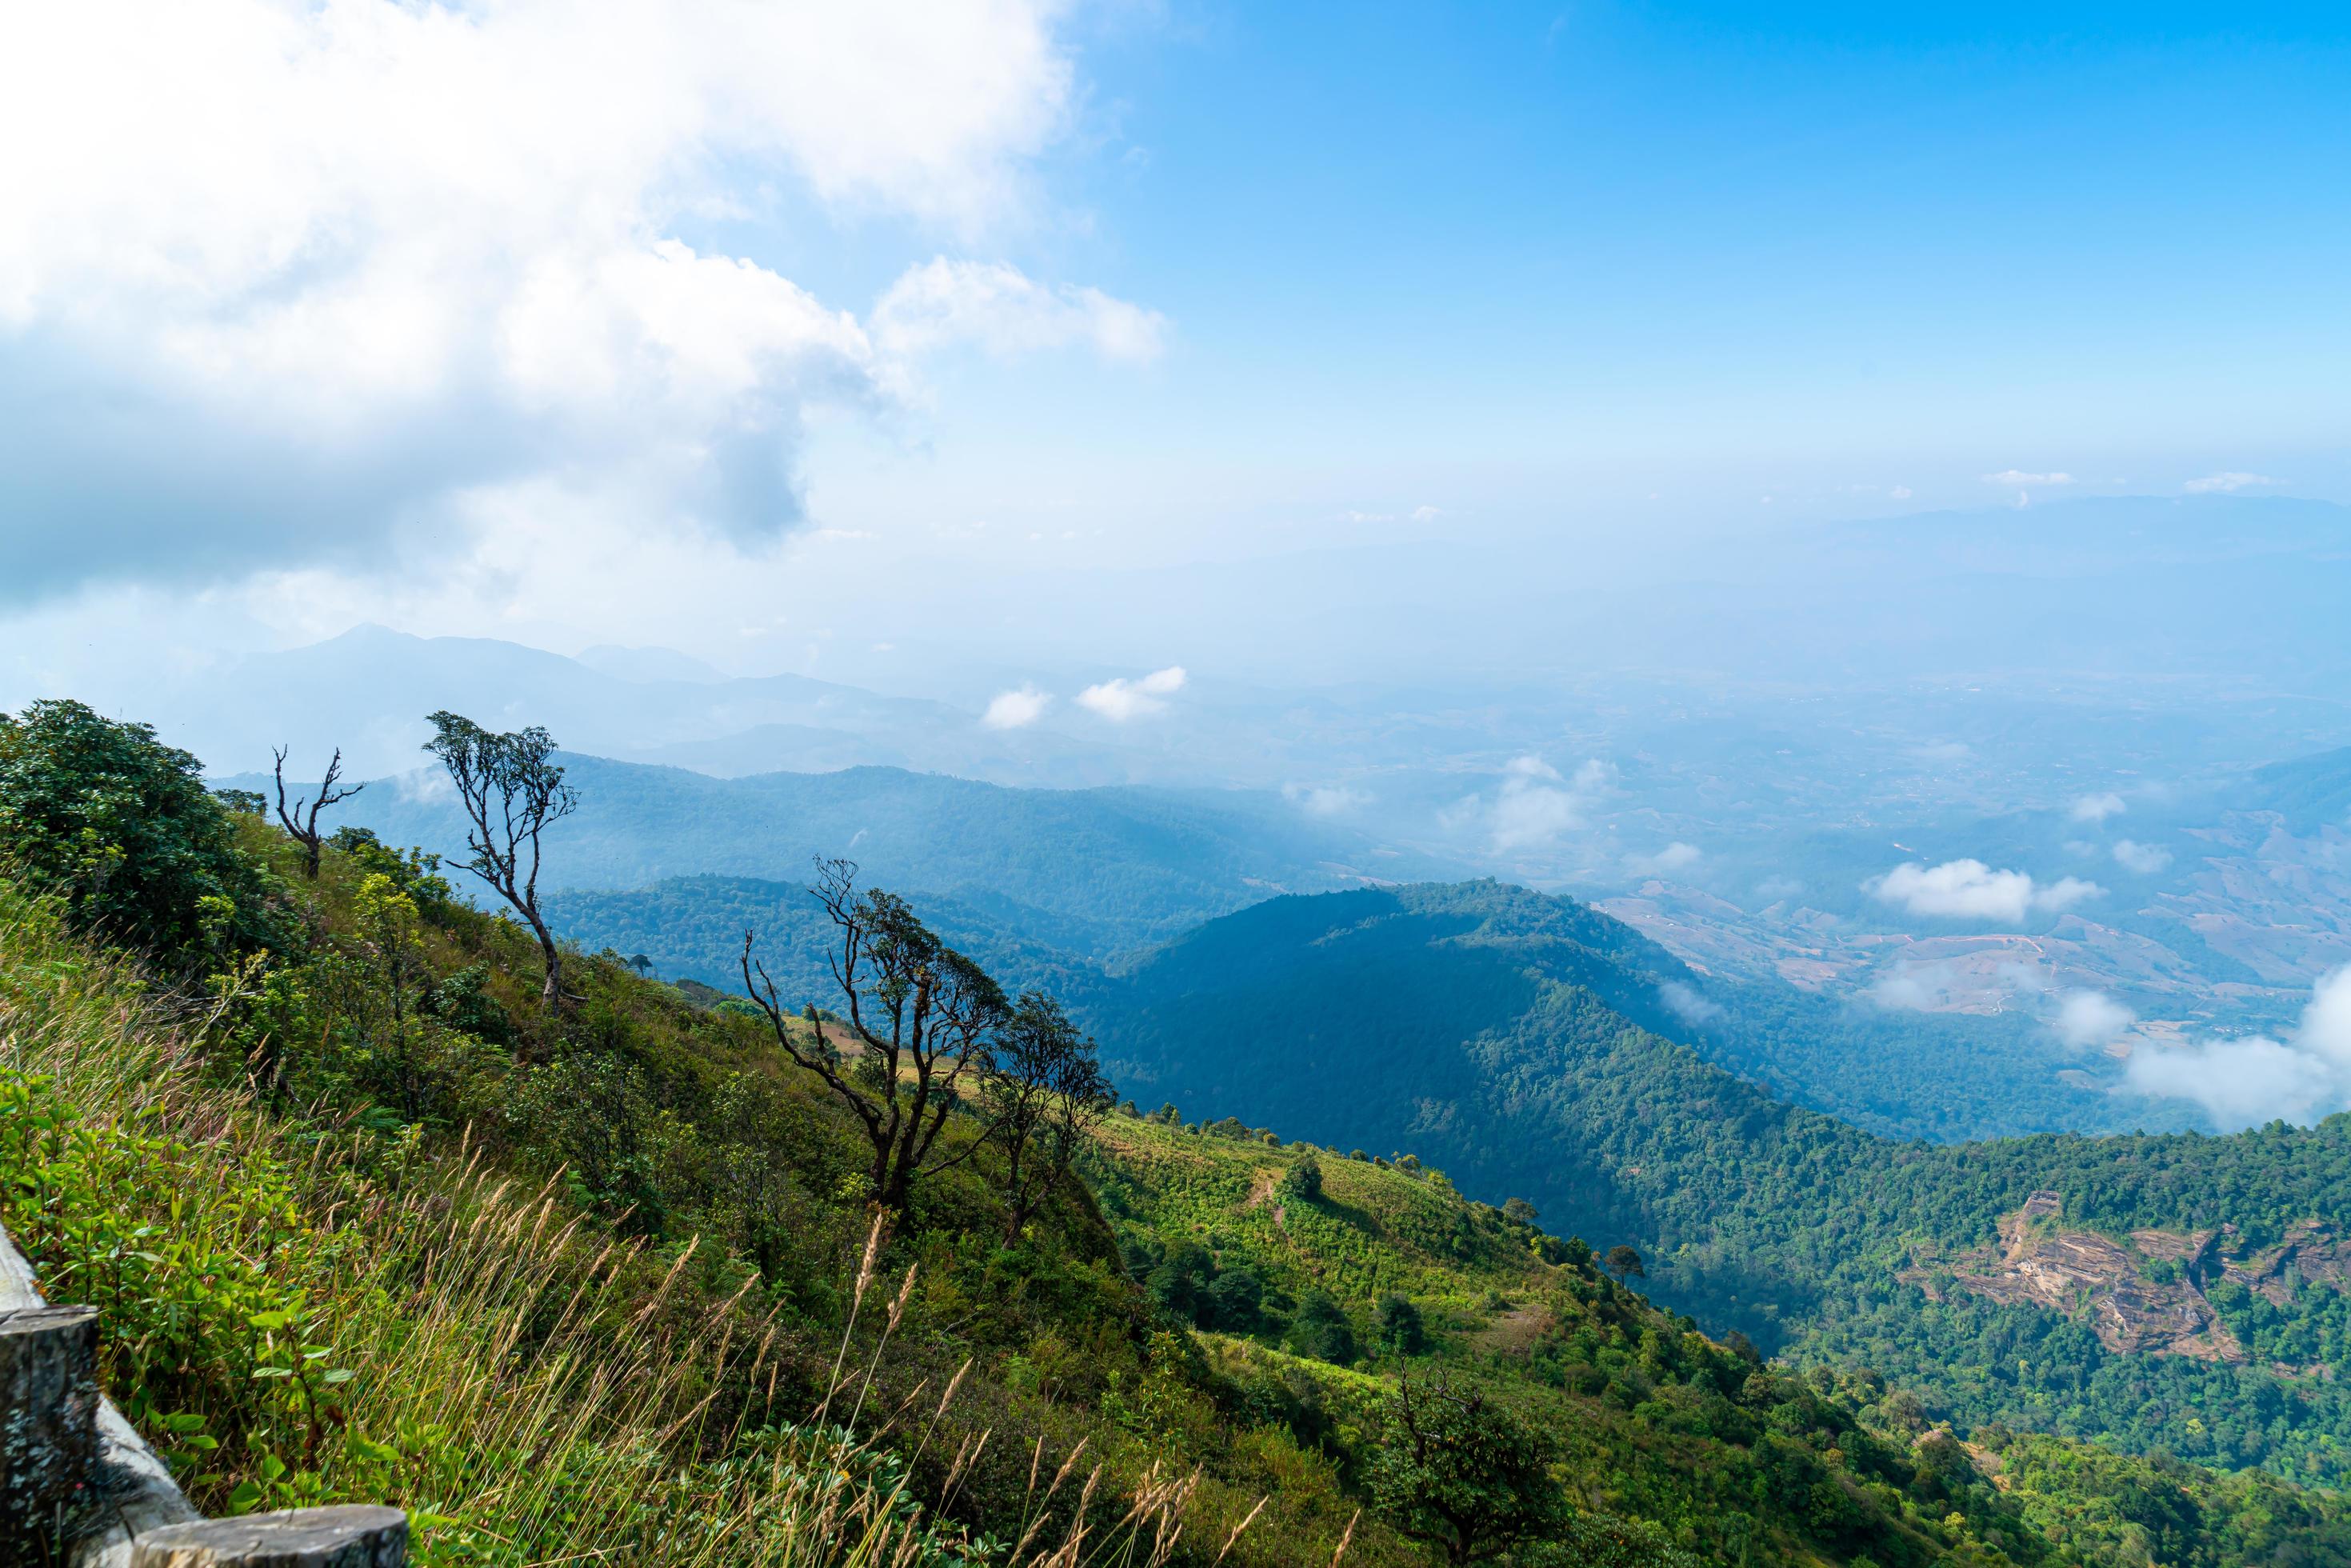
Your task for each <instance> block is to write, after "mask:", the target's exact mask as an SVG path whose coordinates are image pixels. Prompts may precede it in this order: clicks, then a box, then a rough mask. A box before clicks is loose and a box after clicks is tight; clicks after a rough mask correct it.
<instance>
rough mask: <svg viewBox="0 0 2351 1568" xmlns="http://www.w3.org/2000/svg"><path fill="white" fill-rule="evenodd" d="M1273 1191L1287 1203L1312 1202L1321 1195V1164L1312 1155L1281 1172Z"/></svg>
mask: <svg viewBox="0 0 2351 1568" xmlns="http://www.w3.org/2000/svg"><path fill="white" fill-rule="evenodd" d="M1273 1190H1274V1191H1276V1192H1278V1193H1280V1195H1281V1197H1282V1199H1283V1200H1284V1201H1285V1202H1289V1203H1312V1202H1314V1201H1315V1200H1317V1199H1318V1198H1320V1197H1322V1162H1321V1161H1319V1160H1317V1159H1316V1158H1315V1157H1314V1156H1313V1155H1307V1156H1306V1157H1305V1158H1304V1159H1302V1160H1300V1161H1299V1162H1298V1163H1297V1164H1296V1165H1294V1166H1290V1168H1289V1169H1288V1170H1286V1171H1284V1172H1282V1173H1281V1180H1280V1181H1279V1182H1277V1183H1275V1184H1274V1189H1273Z"/></svg>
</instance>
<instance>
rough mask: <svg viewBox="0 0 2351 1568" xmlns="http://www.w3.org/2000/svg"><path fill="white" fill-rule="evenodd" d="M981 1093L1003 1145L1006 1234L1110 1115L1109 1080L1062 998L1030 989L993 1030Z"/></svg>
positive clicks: (1046, 1194)
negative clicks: (989, 1063)
mask: <svg viewBox="0 0 2351 1568" xmlns="http://www.w3.org/2000/svg"><path fill="white" fill-rule="evenodd" d="M987 1098H988V1102H989V1110H990V1112H991V1113H992V1114H993V1116H994V1118H995V1125H994V1129H993V1131H994V1134H995V1135H996V1137H997V1139H998V1142H1000V1143H1001V1144H1002V1145H1003V1146H1004V1153H1005V1166H1006V1169H1005V1178H1004V1200H1005V1204H1006V1208H1007V1213H1006V1216H1005V1229H1004V1234H1005V1239H1007V1240H1011V1239H1015V1238H1017V1237H1018V1236H1019V1234H1020V1232H1021V1229H1022V1228H1024V1227H1025V1226H1027V1225H1028V1223H1029V1220H1030V1219H1032V1218H1035V1217H1036V1214H1037V1211H1038V1210H1039V1209H1040V1208H1042V1207H1044V1206H1045V1202H1046V1200H1047V1199H1048V1198H1050V1197H1052V1196H1053V1192H1054V1190H1055V1189H1056V1188H1057V1187H1059V1186H1061V1183H1062V1182H1063V1181H1064V1180H1065V1179H1066V1178H1067V1177H1068V1176H1069V1174H1070V1166H1071V1164H1072V1163H1074V1162H1075V1161H1076V1159H1077V1157H1078V1151H1079V1150H1080V1149H1081V1147H1083V1146H1084V1144H1085V1139H1086V1134H1088V1133H1090V1132H1092V1130H1093V1128H1094V1127H1095V1126H1097V1125H1098V1124H1100V1123H1101V1122H1102V1118H1103V1117H1104V1116H1106V1115H1108V1114H1109V1113H1110V1107H1111V1100H1112V1094H1111V1088H1110V1080H1109V1079H1108V1078H1106V1077H1104V1076H1103V1074H1102V1062H1101V1061H1100V1060H1099V1059H1098V1058H1097V1057H1096V1056H1095V1054H1094V1042H1093V1041H1092V1040H1089V1039H1087V1038H1086V1037H1085V1036H1084V1035H1082V1034H1080V1033H1079V1032H1078V1027H1077V1025H1075V1024H1073V1023H1071V1021H1070V1016H1069V1014H1067V1013H1065V1012H1063V1011H1062V1010H1061V1003H1060V1002H1057V1001H1055V1000H1054V999H1053V998H1050V997H1049V996H1046V995H1045V994H1044V993H1042V992H1040V991H1028V992H1024V993H1023V994H1022V995H1021V998H1020V1001H1019V1005H1018V1006H1017V1007H1015V1008H1014V1009H1012V1013H1011V1016H1010V1017H1008V1019H1006V1020H1005V1022H1004V1026H1003V1028H1002V1029H1000V1030H998V1031H997V1037H996V1051H995V1061H994V1063H993V1066H992V1070H991V1071H989V1073H988V1075H987Z"/></svg>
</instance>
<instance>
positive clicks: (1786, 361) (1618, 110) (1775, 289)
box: [1085, 5, 2351, 490]
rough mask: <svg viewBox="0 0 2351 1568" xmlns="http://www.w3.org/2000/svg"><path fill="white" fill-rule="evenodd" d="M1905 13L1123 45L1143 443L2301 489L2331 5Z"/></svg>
mask: <svg viewBox="0 0 2351 1568" xmlns="http://www.w3.org/2000/svg"><path fill="white" fill-rule="evenodd" d="M1913 9H1914V8H1907V7H1834V8H1823V7H1813V8H1805V7H1784V6H1783V7H1716V8H1709V9H1706V10H1703V11H1701V10H1698V9H1694V8H1687V7H1682V8H1672V9H1667V8H1662V7H1640V6H1607V5H1597V6H1579V7H1577V8H1574V9H1573V10H1570V11H1567V12H1563V13H1562V12H1559V11H1556V10H1554V9H1552V8H1551V7H1537V8H1525V7H1493V8H1480V9H1479V12H1478V14H1477V16H1475V17H1474V18H1471V17H1469V16H1466V15H1464V13H1463V12H1462V11H1460V10H1455V9H1450V8H1448V9H1447V10H1443V11H1440V10H1437V9H1434V8H1416V7H1385V8H1380V9H1378V10H1375V11H1374V12H1371V13H1368V14H1362V15H1358V16H1355V17H1354V18H1353V19H1352V20H1351V19H1350V18H1349V16H1347V15H1345V14H1342V13H1337V12H1332V11H1330V10H1324V9H1310V8H1301V7H1249V8H1236V9H1232V10H1226V11H1221V12H1218V13H1215V14H1212V15H1210V16H1207V18H1206V19H1203V20H1199V21H1197V22H1196V23H1194V24H1193V25H1191V26H1182V25H1176V26H1170V27H1168V28H1167V29H1166V30H1165V32H1161V33H1157V34H1144V33H1139V32H1129V33H1124V34H1122V35H1120V36H1118V37H1116V38H1115V39H1114V40H1113V41H1112V42H1110V43H1107V44H1105V45H1103V46H1102V47H1100V48H1099V49H1098V50H1097V51H1096V57H1099V58H1100V60H1101V68H1102V84H1101V92H1102V98H1103V99H1105V100H1107V101H1108V102H1113V103H1115V104H1116V105H1118V106H1119V107H1118V108H1117V109H1116V110H1112V111H1106V112H1104V113H1103V115H1102V119H1103V120H1105V121H1106V122H1107V123H1109V124H1111V125H1114V126H1115V127H1116V128H1117V130H1118V131H1119V132H1121V133H1122V134H1121V137H1120V140H1121V141H1123V142H1124V143H1125V145H1126V146H1127V147H1128V148H1131V149H1134V150H1135V152H1136V155H1137V158H1138V159H1139V161H1140V162H1141V167H1140V168H1139V169H1136V168H1132V167H1130V166H1129V165H1128V164H1127V162H1126V160H1125V157H1124V155H1123V152H1121V150H1120V148H1119V146H1118V145H1117V144H1116V143H1113V144H1110V145H1107V146H1105V147H1104V148H1103V149H1102V151H1101V152H1100V153H1098V154H1096V155H1095V156H1094V157H1093V159H1092V162H1093V167H1092V170H1091V171H1090V177H1089V178H1088V180H1087V181H1086V183H1085V190H1086V193H1087V197H1088V200H1089V203H1090V204H1092V206H1093V207H1094V208H1095V209H1096V211H1097V212H1098V213H1099V214H1100V216H1099V231H1098V234H1099V237H1098V239H1096V240H1095V241H1094V242H1093V243H1094V245H1095V246H1096V247H1097V249H1098V252H1099V256H1100V260H1099V263H1098V265H1096V266H1095V267H1092V269H1091V270H1092V271H1093V272H1094V273H1095V274H1097V275H1099V276H1102V277H1106V278H1108V279H1109V280H1110V283H1109V285H1108V286H1110V287H1114V288H1116V289H1117V290H1119V291H1121V292H1123V293H1127V294H1131V295H1133V296H1134V297H1136V298H1144V299H1148V300H1150V301H1151V302H1152V303H1153V304H1154V305H1155V307H1156V308H1160V309H1162V310H1164V311H1165V312H1166V313H1167V314H1168V315H1169V316H1170V317H1171V319H1173V320H1174V321H1175V323H1176V332H1177V341H1178V344H1179V347H1178V349H1177V350H1176V357H1175V362H1174V363H1173V364H1172V365H1171V367H1170V369H1169V370H1168V371H1167V372H1166V373H1165V378H1164V380H1163V382H1162V384H1161V385H1160V386H1159V387H1157V388H1155V389H1154V390H1155V391H1156V392H1158V393H1159V394H1160V395H1159V396H1157V397H1155V399H1154V400H1153V402H1152V403H1151V408H1152V412H1153V413H1155V414H1160V415H1164V416H1166V417H1170V418H1173V419H1175V420H1177V421H1179V422H1181V423H1183V424H1184V425H1186V426H1188V427H1192V428H1197V429H1200V430H1202V431H1204V432H1207V433H1212V434H1213V442H1214V445H1215V447H1216V449H1217V450H1218V451H1219V452H1221V453H1224V454H1228V455H1232V456H1233V457H1234V458H1236V459H1238V460H1242V461H1249V460H1266V459H1275V458H1277V457H1278V455H1279V454H1280V453H1282V452H1284V451H1288V452H1290V453H1291V454H1293V455H1298V456H1304V457H1306V458H1307V460H1308V461H1310V462H1315V461H1320V462H1323V463H1328V464H1332V465H1336V466H1342V467H1343V466H1345V465H1352V464H1355V463H1368V464H1370V465H1374V466H1375V467H1376V466H1380V465H1385V464H1389V463H1394V462H1395V461H1397V459H1398V458H1399V457H1400V456H1401V457H1402V458H1404V460H1405V461H1406V462H1422V463H1428V464H1432V465H1441V464H1443V463H1444V462H1446V461H1447V459H1448V458H1456V457H1462V456H1466V457H1469V458H1471V459H1473V460H1475V461H1477V462H1480V463H1491V464H1495V465H1503V466H1506V467H1514V466H1523V467H1527V468H1531V469H1533V470H1535V471H1537V472H1540V471H1541V469H1542V468H1543V467H1544V466H1546V465H1552V464H1557V465H1561V466H1562V467H1564V468H1571V469H1572V468H1573V467H1574V466H1576V465H1589V466H1590V468H1591V469H1592V470H1593V476H1594V477H1595V478H1597V479H1600V480H1601V481H1602V482H1604V483H1608V482H1616V483H1618V484H1619V486H1620V487H1630V486H1631V485H1633V484H1636V483H1637V482H1638V479H1639V478H1640V477H1645V476H1646V477H1649V478H1651V479H1652V480H1653V481H1654V483H1656V484H1670V483H1672V482H1673V481H1674V480H1676V479H1677V477H1678V478H1681V479H1684V480H1687V478H1689V477H1690V476H1706V475H1708V474H1709V473H1719V474H1720V475H1721V476H1722V478H1723V480H1724V481H1725V484H1726V486H1731V485H1733V484H1734V483H1743V482H1749V481H1751V482H1752V483H1754V484H1756V485H1760V486H1771V485H1773V484H1777V485H1778V486H1795V487H1797V488H1799V489H1800V490H1805V489H1810V490H1819V489H1824V488H1827V487H1830V486H1839V485H1851V484H1866V483H1876V484H1880V485H1891V484H1896V483H1902V482H1905V481H1906V480H1907V483H1908V484H1909V485H1911V486H1913V487H1914V488H1917V487H1922V486H1923V487H1932V486H1951V485H1952V484H1953V483H1954V482H1955V481H1956V482H1959V484H1962V485H1964V484H1967V483H1972V482H1973V481H1974V480H1975V479H1976V477H1977V476H1979V475H1980V474H1981V473H1983V472H1988V471H1991V472H1996V471H1999V470H2002V469H2006V468H2010V467H2020V468H2023V469H2027V470H2049V469H2054V470H2061V471H2069V472H2074V473H2075V474H2076V476H2077V478H2080V479H2082V480H2085V481H2086V480H2087V479H2088V478H2089V477H2090V475H2089V473H2088V472H2086V470H2091V469H2099V468H2105V469H2116V471H2117V472H2120V473H2123V474H2125V475H2126V476H2128V477H2131V478H2132V479H2133V480H2134V481H2135V482H2136V483H2137V484H2140V485H2146V486H2158V485H2162V484H2165V483H2167V482H2168V483H2174V484H2176V483H2178V482H2179V480H2181V479H2184V478H2187V477H2189V474H2186V473H2182V472H2179V465H2181V464H2183V463H2184V464H2186V465H2189V466H2191V467H2192V466H2195V465H2198V464H2199V463H2201V464H2205V465H2212V466H2219V467H2231V468H2241V467H2245V466H2246V465H2252V464H2255V463H2266V464H2272V465H2281V466H2286V467H2288V469H2289V473H2290V474H2291V476H2293V477H2294V478H2295V479H2296V480H2297V481H2298V482H2301V483H2304V484H2309V483H2312V482H2315V483H2316V484H2318V485H2320V486H2325V488H2327V489H2330V490H2331V489H2332V488H2333V487H2334V486H2335V484H2336V483H2337V482H2339V480H2340V478H2341V475H2340V473H2339V470H2338V469H2337V465H2338V464H2339V457H2338V456H2337V455H2336V453H2335V451H2333V450H2330V449H2331V448H2335V447H2337V446H2339V444H2340V432H2341V430H2342V428H2343V417H2342V416H2343V414H2344V413H2345V407H2344V394H2343V377H2342V375H2341V372H2340V366H2341V365H2342V364H2343V363H2344V362H2345V358H2346V356H2345V351H2344V350H2345V349H2346V346H2351V345H2346V320H2351V316H2347V315H2346V311H2345V310H2344V309H2343V308H2342V307H2343V302H2344V301H2343V295H2344V288H2343V281H2342V280H2343V277H2344V273H2345V263H2346V259H2351V256H2346V244H2345V241H2346V204H2345V203H2344V202H2343V201H2342V200H2340V199H2339V194H2338V192H2339V187H2340V183H2341V176H2342V172H2343V171H2344V170H2345V168H2346V156H2345V155H2346V151H2351V149H2347V148H2346V129H2351V90H2346V88H2351V79H2347V78H2346V53H2345V50H2344V48H2343V43H2342V21H2341V16H2342V14H2341V13H2339V12H2338V13H2336V14H2335V19H2334V20H2333V21H2332V22H2331V23H2329V22H2326V21H2324V20H2322V18H2320V17H2319V16H2318V15H2317V14H2316V13H2315V12H2312V13H2309V14H2306V15H2304V16H2299V17H2287V16H2274V17H2273V19H2272V20H2271V21H2270V22H2269V24H2268V25H2267V26H2265V27H2263V28H2262V30H2261V31H2260V32H2257V33H2239V34H2231V33H2218V32H2214V31H2211V30H2210V29H2209V28H2206V29H2194V28H2191V27H2189V26H2185V25H2180V24H2179V23H2175V22H2171V21H2168V20H2167V19H2166V18H2163V17H2161V16H2156V15H2152V14H2150V13H2148V12H2147V11H2146V10H2144V9H2139V10H2136V11H2134V12H2131V13H2127V14H2126V13H2124V12H2122V11H2120V10H2117V11H2116V12H2115V13H2112V14H2110V15H2109V16H2105V17H2086V18H2084V19H2082V20H2081V21H2079V22H2078V23H2076V24H2074V25H2073V26H2067V27H2066V28H2065V29H2064V31H2062V32H2061V31H2055V30H2053V29H2052V28H2051V27H2050V26H2049V25H2048V22H2047V21H2046V20H2045V19H2044V18H2045V17H2046V16H2047V11H2046V9H2045V8H2031V9H2024V8H2011V9H2009V10H2007V11H2005V12H2003V11H2002V9H2001V8H1999V7H1967V8H1954V10H1955V11H1963V13H1964V16H1965V18H1966V20H1965V22H1964V24H1963V25H1959V26H1934V25H1933V23H1932V21H1931V19H1929V20H1928V22H1927V23H1926V24H1925V25H1921V22H1920V20H1919V19H1918V18H1917V16H1911V15H1907V14H1906V13H1908V12H1910V11H1912V10H1913ZM1889 21H1890V22H1891V24H1892V25H1891V26H1888V23H1889ZM1276 29H1278V30H1276ZM2322 29H2323V30H2322ZM2329 35H2332V36H2329ZM1113 439H1115V437H1114V436H1113ZM1301 446H1302V447H1303V448H1304V451H1303V452H1302V453H1301V452H1300V450H1299V449H1300V447H1301ZM2289 459H2292V460H2293V461H2292V462H2291V463H2289ZM2116 465H2120V467H2119V468H2117V466H2116ZM2150 465H2154V466H2152V467H2151V466H2150ZM2314 465H2315V466H2314ZM1620 466H1621V474H1620ZM2199 471H2200V470H2199ZM2101 477H2105V476H2101Z"/></svg>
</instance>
